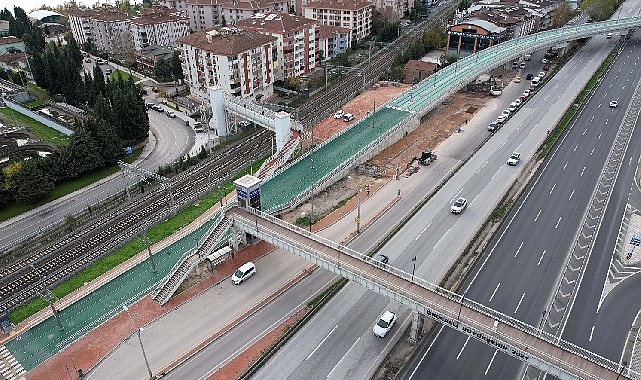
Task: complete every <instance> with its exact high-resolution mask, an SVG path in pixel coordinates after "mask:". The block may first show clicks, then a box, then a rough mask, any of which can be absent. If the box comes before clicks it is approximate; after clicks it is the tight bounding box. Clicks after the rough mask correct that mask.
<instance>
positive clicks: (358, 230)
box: [356, 186, 361, 234]
mask: <svg viewBox="0 0 641 380" xmlns="http://www.w3.org/2000/svg"><path fill="white" fill-rule="evenodd" d="M356 197H357V198H358V206H357V207H356V234H360V233H361V188H360V186H359V187H358V192H356Z"/></svg>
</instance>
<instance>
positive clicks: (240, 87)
mask: <svg viewBox="0 0 641 380" xmlns="http://www.w3.org/2000/svg"><path fill="white" fill-rule="evenodd" d="M178 44H179V47H180V50H181V58H182V69H183V73H184V74H185V81H186V82H187V84H188V85H189V89H190V91H191V94H192V95H193V96H194V97H196V98H197V99H198V100H199V101H201V102H202V103H209V98H208V93H207V90H208V88H209V87H210V86H216V85H218V86H221V87H222V90H223V91H224V92H226V93H228V94H231V95H234V96H241V97H255V96H256V95H258V94H261V95H263V96H265V97H267V96H271V95H272V94H273V93H274V86H273V82H274V73H273V69H272V68H273V62H274V60H275V59H276V48H275V44H276V38H275V37H272V36H268V35H265V34H261V33H258V32H254V31H249V30H238V29H231V28H227V27H218V28H214V29H212V30H209V31H201V32H196V33H194V34H190V35H187V36H185V37H183V38H181V39H179V40H178Z"/></svg>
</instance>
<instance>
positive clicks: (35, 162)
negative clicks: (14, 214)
mask: <svg viewBox="0 0 641 380" xmlns="http://www.w3.org/2000/svg"><path fill="white" fill-rule="evenodd" d="M48 165H51V163H50V160H49V159H48V158H42V157H38V158H31V159H29V160H27V161H24V162H23V163H22V168H21V169H20V171H18V172H17V173H16V175H15V177H14V180H15V183H16V187H15V190H14V198H15V200H16V202H18V203H35V202H37V201H40V200H42V199H44V198H45V197H47V195H49V194H50V193H51V192H52V191H53V189H54V181H53V178H51V176H50V175H48V174H47V173H46V172H45V171H43V170H42V168H43V167H45V166H48Z"/></svg>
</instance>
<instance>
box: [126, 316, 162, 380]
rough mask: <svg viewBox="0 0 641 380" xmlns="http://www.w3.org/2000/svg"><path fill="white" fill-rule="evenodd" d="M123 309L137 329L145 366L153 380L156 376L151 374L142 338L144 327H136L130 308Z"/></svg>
mask: <svg viewBox="0 0 641 380" xmlns="http://www.w3.org/2000/svg"><path fill="white" fill-rule="evenodd" d="M122 309H123V310H124V311H125V312H126V313H127V315H128V316H129V320H131V324H132V325H134V328H135V329H136V333H137V335H138V342H140V350H141V351H142V357H143V358H144V359H145V365H146V366H147V373H148V374H149V379H153V378H154V375H153V373H152V372H151V367H149V360H148V359H147V353H146V352H145V346H144V345H143V344H142V337H141V336H140V332H141V331H142V330H143V329H142V327H140V328H139V327H138V326H136V322H135V321H134V317H132V316H131V313H129V308H128V307H127V305H122Z"/></svg>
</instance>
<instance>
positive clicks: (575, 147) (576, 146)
mask: <svg viewBox="0 0 641 380" xmlns="http://www.w3.org/2000/svg"><path fill="white" fill-rule="evenodd" d="M578 147H579V144H576V145H575V146H574V150H572V151H573V152H576V150H577V148H578Z"/></svg>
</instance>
